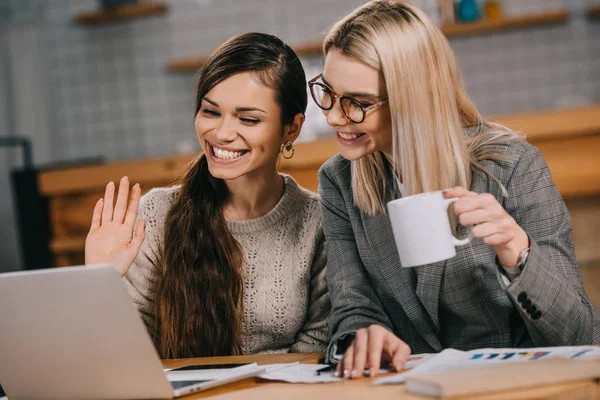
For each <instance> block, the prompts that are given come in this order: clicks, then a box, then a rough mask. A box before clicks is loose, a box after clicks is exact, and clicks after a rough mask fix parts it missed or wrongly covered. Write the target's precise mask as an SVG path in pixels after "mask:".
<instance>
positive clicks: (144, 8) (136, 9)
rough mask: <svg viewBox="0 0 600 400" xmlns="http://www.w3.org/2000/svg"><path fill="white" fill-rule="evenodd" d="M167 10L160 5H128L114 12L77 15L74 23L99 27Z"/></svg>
mask: <svg viewBox="0 0 600 400" xmlns="http://www.w3.org/2000/svg"><path fill="white" fill-rule="evenodd" d="M168 9H169V8H168V7H167V5H166V4H162V3H137V4H128V5H124V6H120V7H117V8H115V9H114V10H96V11H88V12H83V13H80V14H77V15H76V16H75V23H77V24H79V25H88V26H90V25H101V24H108V23H113V22H118V21H124V20H129V19H134V18H140V17H149V16H152V15H161V14H164V13H166V12H167V10H168Z"/></svg>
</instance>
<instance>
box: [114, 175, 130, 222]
mask: <svg viewBox="0 0 600 400" xmlns="http://www.w3.org/2000/svg"><path fill="white" fill-rule="evenodd" d="M128 195H129V178H127V177H126V176H124V177H123V178H121V181H120V182H119V193H118V195H117V203H116V204H115V212H114V215H113V221H114V222H116V223H118V224H122V223H123V218H124V217H125V212H126V211H127V196H128Z"/></svg>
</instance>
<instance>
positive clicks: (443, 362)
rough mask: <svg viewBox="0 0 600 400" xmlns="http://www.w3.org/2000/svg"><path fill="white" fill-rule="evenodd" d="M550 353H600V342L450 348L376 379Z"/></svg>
mask: <svg viewBox="0 0 600 400" xmlns="http://www.w3.org/2000/svg"><path fill="white" fill-rule="evenodd" d="M548 357H562V358H570V359H577V360H584V359H590V358H596V357H600V346H564V347H537V348H530V349H518V348H514V349H489V348H488V349H477V350H471V351H460V350H454V349H446V350H444V351H442V352H441V353H439V354H438V355H436V356H434V357H432V358H430V359H428V360H426V361H424V362H422V363H421V364H419V365H417V366H416V367H414V368H413V369H411V370H410V371H407V372H402V373H400V374H396V375H392V376H386V377H383V378H380V379H378V380H376V381H375V382H374V383H373V384H374V385H387V384H400V383H404V380H405V379H406V377H407V376H409V375H413V374H418V373H420V372H436V371H444V370H451V369H464V368H476V367H478V366H482V365H490V364H505V363H516V362H528V361H535V360H539V359H542V358H548Z"/></svg>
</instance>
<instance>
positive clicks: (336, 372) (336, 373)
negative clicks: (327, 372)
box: [335, 370, 341, 378]
mask: <svg viewBox="0 0 600 400" xmlns="http://www.w3.org/2000/svg"><path fill="white" fill-rule="evenodd" d="M335 376H337V377H338V378H339V377H340V376H341V374H340V371H337V370H336V371H335Z"/></svg>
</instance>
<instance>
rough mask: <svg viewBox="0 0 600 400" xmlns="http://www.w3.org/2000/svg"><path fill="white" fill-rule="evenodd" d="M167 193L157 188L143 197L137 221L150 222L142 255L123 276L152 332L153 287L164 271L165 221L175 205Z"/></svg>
mask: <svg viewBox="0 0 600 400" xmlns="http://www.w3.org/2000/svg"><path fill="white" fill-rule="evenodd" d="M167 193H168V192H167ZM167 193H165V189H157V190H152V191H150V192H149V193H147V194H146V195H145V196H143V197H142V200H141V202H140V208H139V213H138V221H137V222H138V223H139V221H140V220H141V219H144V220H145V221H146V227H145V230H146V238H145V239H144V242H143V243H142V247H141V248H140V252H139V254H138V255H137V257H136V258H135V260H134V261H133V264H132V265H131V267H130V268H129V270H128V271H127V274H125V276H124V277H123V281H124V282H125V286H126V287H127V290H128V291H129V295H130V296H131V298H132V300H133V303H134V304H135V306H136V308H137V309H138V311H139V313H140V316H141V317H142V320H143V321H144V324H145V325H146V328H147V330H148V332H150V333H152V332H154V328H155V326H154V321H155V316H154V299H153V294H152V287H153V285H154V282H155V280H156V278H157V276H158V274H159V271H160V270H159V262H160V254H161V251H162V250H161V246H162V242H163V236H164V223H165V220H166V215H167V213H168V211H169V210H170V207H171V203H170V202H169V198H168V197H169V196H168V195H167Z"/></svg>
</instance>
